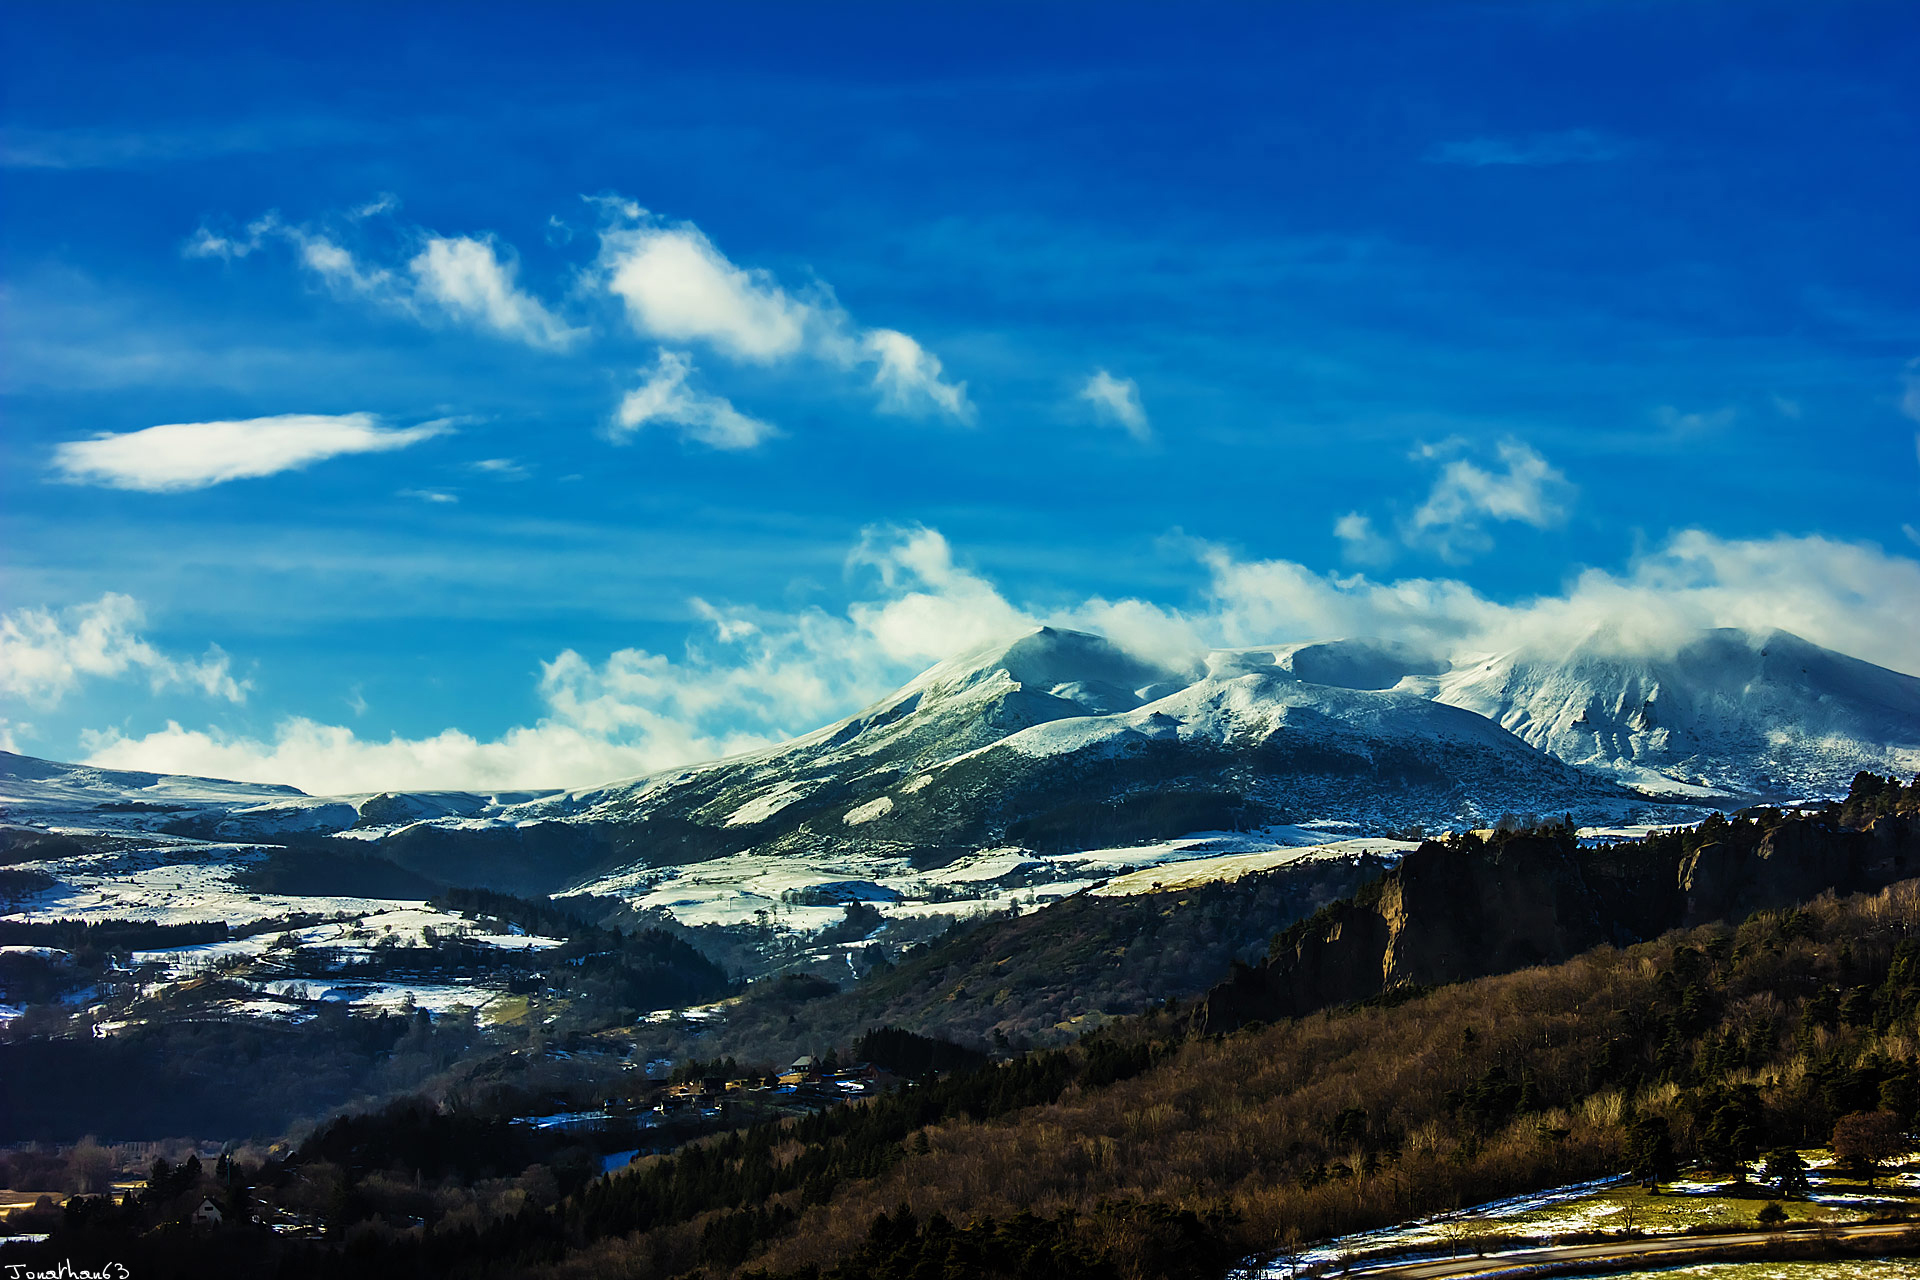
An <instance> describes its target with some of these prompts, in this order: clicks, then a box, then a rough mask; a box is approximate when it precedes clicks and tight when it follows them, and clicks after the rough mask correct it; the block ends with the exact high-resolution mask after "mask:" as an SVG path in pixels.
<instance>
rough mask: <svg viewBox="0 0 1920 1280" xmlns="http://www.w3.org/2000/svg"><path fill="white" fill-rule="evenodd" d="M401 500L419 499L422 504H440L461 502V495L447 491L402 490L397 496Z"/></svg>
mask: <svg viewBox="0 0 1920 1280" xmlns="http://www.w3.org/2000/svg"><path fill="white" fill-rule="evenodd" d="M395 496H396V497H401V498H418V499H419V500H420V501H422V502H435V503H440V504H443V505H444V504H446V503H452V502H458V501H460V495H458V494H455V493H449V492H447V491H446V490H445V489H401V490H400V491H399V492H398V493H397V494H396V495H395Z"/></svg>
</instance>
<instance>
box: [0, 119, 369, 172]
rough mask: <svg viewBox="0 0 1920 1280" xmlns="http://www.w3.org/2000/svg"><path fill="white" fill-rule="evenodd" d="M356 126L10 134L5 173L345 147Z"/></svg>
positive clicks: (280, 124) (260, 124)
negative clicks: (333, 144)
mask: <svg viewBox="0 0 1920 1280" xmlns="http://www.w3.org/2000/svg"><path fill="white" fill-rule="evenodd" d="M355 131H356V127H355V126H351V125H348V124H346V123H344V122H342V121H339V120H329V119H320V118H312V119H291V120H289V119H283V120H273V121H256V122H252V123H248V124H242V125H219V126H214V127H208V128H200V129H192V128H155V129H28V128H17V127H15V128H9V129H8V130H7V131H6V134H5V136H4V138H0V168H8V169H139V168H147V167H150V166H154V165H162V164H169V163H172V162H174V161H177V160H197V159H201V158H204V157H207V156H218V155H234V154H239V153H245V152H258V151H285V150H287V149H289V148H293V147H300V146H307V145H312V144H315V143H328V142H336V141H343V140H345V139H346V138H348V137H350V136H351V135H352V133H353V132H355Z"/></svg>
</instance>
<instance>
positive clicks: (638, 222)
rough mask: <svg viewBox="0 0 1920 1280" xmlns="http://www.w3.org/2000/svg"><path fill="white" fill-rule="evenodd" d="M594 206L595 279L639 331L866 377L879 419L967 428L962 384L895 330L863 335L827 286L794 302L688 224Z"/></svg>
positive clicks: (628, 206) (755, 359)
mask: <svg viewBox="0 0 1920 1280" xmlns="http://www.w3.org/2000/svg"><path fill="white" fill-rule="evenodd" d="M596 203H597V204H598V205H599V207H600V209H601V211H602V213H603V214H604V215H605V216H606V218H607V222H606V224H605V225H604V226H603V227H602V228H601V231H600V257H599V263H598V269H599V272H600V276H601V279H602V280H603V281H604V282H605V286H606V288H607V290H608V291H609V292H610V293H612V294H613V295H614V296H615V297H617V298H619V299H620V300H621V302H622V303H623V304H624V305H625V308H626V314H627V319H628V321H629V323H631V324H632V326H633V328H634V329H635V330H636V331H637V332H639V333H641V334H643V335H645V336H647V337H650V338H655V339H659V340H662V341H667V342H697V343H700V344H703V345H705V346H707V347H710V348H711V349H712V350H714V351H715V352H717V353H719V354H720V355H723V356H726V357H727V358H729V359H732V360H739V361H744V362H749V363H754V364H777V363H784V362H788V361H794V360H810V361H814V362H817V363H821V364H824V365H826V366H828V367H832V368H838V369H841V370H845V371H848V372H852V371H855V370H861V369H867V370H870V371H871V372H870V385H871V386H872V388H873V390H874V391H875V392H876V393H877V394H878V396H879V402H880V408H881V409H882V410H883V411H884V412H888V413H896V414H903V415H909V416H912V415H920V414H933V415H936V416H941V417H945V418H949V419H952V420H953V421H956V422H962V423H966V422H971V421H972V420H973V416H974V410H973V405H972V403H971V402H970V401H969V400H968V399H967V384H966V383H964V382H952V381H948V380H947V378H946V375H945V369H944V367H943V366H942V364H941V362H940V360H939V358H938V357H936V356H935V355H933V354H932V353H931V352H929V351H928V350H926V348H925V347H924V346H923V345H922V344H921V343H920V342H919V341H918V340H917V339H915V338H913V337H911V336H910V335H908V334H905V333H902V332H900V331H899V330H897V329H886V328H862V327H861V326H859V325H858V324H856V323H855V322H854V319H853V317H852V316H851V315H850V314H849V313H848V312H847V310H846V309H845V308H844V307H842V306H841V305H840V304H839V302H838V301H836V300H835V298H834V297H833V294H832V292H831V291H830V290H828V289H827V288H826V287H825V286H824V285H818V286H815V287H814V288H812V289H810V290H808V291H805V292H804V293H794V292H792V291H790V290H788V289H787V288H785V287H784V286H783V285H781V284H780V282H779V281H778V280H777V279H776V278H775V277H774V275H773V274H772V273H771V272H769V271H766V270H764V269H761V268H747V267H741V266H738V265H736V264H735V263H734V262H733V261H731V260H730V259H729V258H728V257H727V256H726V255H725V254H723V253H722V252H720V250H719V248H718V247H716V246H715V245H714V243H713V242H712V241H711V240H710V239H708V238H707V235H706V233H705V232H703V231H701V230H700V228H699V227H697V226H695V225H693V224H692V223H690V222H681V223H671V224H669V223H667V222H664V221H662V220H660V219H658V218H656V217H654V216H653V215H652V214H650V213H649V212H648V211H647V210H645V209H643V208H641V207H640V206H639V205H637V204H634V203H633V202H631V201H626V200H620V199H617V198H608V197H602V198H599V199H597V201H596Z"/></svg>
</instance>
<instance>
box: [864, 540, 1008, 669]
mask: <svg viewBox="0 0 1920 1280" xmlns="http://www.w3.org/2000/svg"><path fill="white" fill-rule="evenodd" d="M847 563H848V564H849V565H853V566H865V567H868V568H872V569H874V570H876V571H878V573H879V575H880V582H881V585H882V586H883V587H884V588H886V590H887V592H888V593H889V594H888V596H887V598H885V599H883V600H878V601H862V602H858V603H856V604H854V605H853V606H852V607H851V608H849V609H848V611H847V615H848V617H850V618H852V619H853V621H854V623H855V625H856V626H857V627H858V628H859V630H860V632H861V633H862V634H863V635H864V636H866V637H869V638H870V639H871V640H872V641H873V642H874V643H875V644H877V645H878V646H879V649H880V652H881V653H883V654H884V655H885V656H886V657H887V658H889V659H891V660H892V661H894V662H896V663H926V662H932V661H936V660H938V659H940V658H945V657H947V656H949V655H951V654H954V653H957V652H959V651H960V650H963V649H968V648H971V647H973V646H974V645H978V644H984V643H986V642H987V641H989V640H992V639H993V638H994V637H995V636H1002V635H1008V634H1010V633H1013V632H1016V631H1018V630H1020V629H1021V628H1023V627H1030V626H1034V625H1036V623H1037V621H1038V619H1037V618H1036V617H1035V616H1034V615H1032V614H1030V613H1027V612H1025V611H1023V610H1021V609H1017V608H1015V607H1014V606H1013V605H1011V604H1009V603H1008V602H1007V600H1006V598H1005V597H1003V596H1002V595H1001V594H1000V592H999V591H998V590H997V589H996V588H995V587H994V586H993V584H992V583H990V582H988V581H987V580H986V579H985V578H982V577H980V576H979V575H978V574H976V573H973V572H972V571H970V570H967V569H963V568H961V567H960V566H958V565H956V564H955V563H954V559H953V549H952V548H951V547H950V546H949V545H948V544H947V540H946V538H945V537H943V536H942V535H941V534H940V533H939V531H938V530H935V529H910V530H902V529H896V528H875V529H868V530H867V531H866V532H865V533H864V534H862V536H861V539H860V544H859V546H857V547H855V548H854V550H853V552H852V554H850V555H849V556H848V557H847Z"/></svg>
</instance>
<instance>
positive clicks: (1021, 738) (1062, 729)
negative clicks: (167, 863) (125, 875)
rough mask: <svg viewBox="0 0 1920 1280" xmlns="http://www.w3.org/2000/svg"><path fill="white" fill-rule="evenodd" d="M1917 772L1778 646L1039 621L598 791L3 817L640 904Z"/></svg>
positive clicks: (1919, 759)
mask: <svg viewBox="0 0 1920 1280" xmlns="http://www.w3.org/2000/svg"><path fill="white" fill-rule="evenodd" d="M1916 767H1920V680H1916V679H1915V678H1914V677H1911V676H1906V675H1902V674H1899V673H1897V672H1892V671H1888V670H1885V669H1884V668H1880V667H1875V666H1873V665H1871V664H1869V663H1865V662H1861V661H1858V660H1857V659H1853V658H1848V657H1845V656H1844V655H1841V654H1837V653H1832V652H1830V651H1828V650H1824V649H1821V648H1819V647H1818V646H1815V645H1811V644H1808V643H1807V642H1806V641H1803V640H1800V639H1798V638H1797V637H1794V636H1791V635H1787V634H1786V633H1783V632H1773V633H1769V634H1767V635H1759V636H1753V635H1747V634H1746V633H1742V632H1731V631H1715V632H1709V633H1705V634H1703V635H1700V636H1698V637H1696V638H1694V639H1693V640H1691V641H1689V642H1688V643H1686V644H1684V645H1681V646H1678V647H1677V649H1676V650H1675V651H1673V652H1671V653H1666V654H1653V655H1649V654H1646V653H1640V654H1634V655H1625V656H1623V655H1622V654H1621V653H1620V651H1619V646H1618V645H1616V644H1608V643H1606V642H1605V640H1604V638H1603V637H1596V638H1595V639H1593V640H1590V641H1589V642H1587V643H1585V644H1583V645H1581V646H1579V647H1577V648H1576V649H1575V650H1574V651H1573V652H1572V653H1570V654H1567V655H1565V656H1563V657H1557V658H1553V659H1546V658H1541V657H1538V656H1529V655H1527V654H1522V653H1514V654H1508V655H1504V656H1501V657H1496V658H1490V659H1486V660H1481V661H1475V662H1472V663H1467V664H1464V665H1461V666H1459V667H1454V666H1452V665H1451V664H1450V663H1449V662H1448V661H1447V660H1445V659H1444V658H1439V657H1435V656H1433V655H1430V654H1426V653H1422V652H1420V651H1418V650H1415V649H1412V648H1409V647H1407V646H1404V645H1398V644H1393V643H1387V642H1381V641H1371V640H1341V641H1330V642H1322V643H1311V644H1295V645H1284V646H1274V647H1261V648H1249V649H1234V650H1221V651H1217V652H1214V653H1211V654H1208V655H1206V656H1205V657H1203V658H1200V659H1196V660H1194V661H1192V662H1190V663H1175V664H1167V663H1161V662H1154V661H1149V660H1147V659H1144V658H1141V657H1139V656H1137V655H1134V654H1131V653H1129V652H1127V651H1126V650H1124V649H1122V648H1120V647H1119V646H1117V645H1115V644H1112V643H1110V642H1109V641H1107V640H1104V639H1102V638H1101V637H1099V636H1095V635H1089V634H1086V633H1082V632H1075V631H1067V630H1060V629H1056V628H1041V629H1039V630H1036V631H1033V632H1030V633H1028V634H1026V635H1023V636H1020V637H1018V638H1016V639H1014V640H1012V641H1010V642H1002V643H998V644H993V645H988V646H984V647H982V648H980V649H977V650H975V651H973V652H971V653H967V654H963V655H961V656H959V657H956V658H954V659H952V660H950V661H947V662H943V663H940V664H939V665H937V666H935V667H933V668H931V669H929V670H928V671H927V672H925V673H924V674H922V675H921V676H920V677H918V678H917V679H915V680H913V681H912V682H910V683H909V684H907V685H906V686H905V687H903V688H901V689H900V690H898V691H897V692H895V693H894V694H892V695H890V696H888V697H886V698H884V699H882V700H880V701H879V702H877V703H875V704H874V705H873V706H871V707H868V708H867V709H865V710H863V711H861V712H859V713H858V714H856V715H853V716H850V717H848V718H847V719H845V720H842V721H840V722H838V723H836V724H832V725H828V726H827V727H825V728H822V729H819V730H817V731H815V732H813V733H810V734H807V735H805V736H804V737H801V738H797V739H795V740H793V741H791V742H787V743H783V744H781V745H779V746H776V747H771V748H768V749H766V750H762V751H758V752H754V753H752V754H748V755H742V756H737V757H733V758H730V759H726V760H720V761H714V762H711V763H707V764H701V765H696V766H691V767H687V768H682V769H676V770H670V771H667V772H663V773H659V774H654V775H650V776H647V777H641V778H634V779H629V780H626V781H622V782H616V783H611V784H607V785H603V786H598V787H592V788H587V789H584V790H577V791H570V792H555V793H544V794H535V793H519V794H492V795H488V794H468V793H455V792H440V793H421V794H391V793H387V794H381V795H376V796H355V797H343V798H326V797H310V796H305V795H301V794H300V793H298V792H295V791H293V789H292V788H274V787H264V786H257V785H253V784H235V783H219V782H211V781H208V780H205V779H167V778H164V777H160V776H157V775H148V774H131V773H121V772H113V771H103V770H92V769H87V768H86V767H84V766H71V765H54V764H49V763H47V762H44V761H31V760H28V759H26V758H25V757H18V756H8V757H6V758H5V759H4V760H0V808H4V810H5V817H6V820H8V821H11V822H16V823H17V822H22V821H24V822H28V823H31V824H33V825H38V826H49V827H58V826H61V825H74V824H75V823H76V822H79V819H78V815H80V814H81V813H82V812H83V811H91V820H90V821H85V822H79V825H90V826H93V827H95V828H113V829H120V830H139V829H144V830H148V831H155V832H163V833H168V834H170V835H172V836H177V837H181V838H189V837H190V838H195V839H199V840H204V841H228V842H233V841H262V842H274V841H288V840H294V839H301V840H311V839H315V838H324V837H327V836H329V835H337V836H340V837H347V838H351V839H352V840H354V841H355V846H354V847H357V848H359V849H361V850H363V851H365V852H369V853H378V854H381V855H383V856H386V857H388V858H391V859H393V860H394V861H397V862H399V863H401V864H402V865H404V866H406V867H408V868H409V869H411V870H413V871H415V872H418V873H420V874H422V875H424V876H427V877H429V878H431V879H435V880H439V881H441V882H443V883H450V884H485V885H492V886H495V887H502V888H512V889H514V890H515V891H519V892H536V891H537V892H552V891H555V890H560V889H565V888H569V887H586V888H593V889H596V890H617V891H621V892H628V891H631V890H633V889H634V888H635V887H636V886H640V885H642V882H643V881H644V882H645V887H648V888H650V889H651V888H658V887H659V886H658V885H657V884H655V883H654V882H655V881H657V880H658V879H659V877H658V876H655V875H653V874H652V872H651V871H649V869H659V868H668V867H679V868H686V867H691V866H692V865H694V864H715V865H716V867H717V865H718V864H719V863H720V862H722V861H724V860H728V859H742V858H744V859H748V860H751V861H752V862H753V864H754V866H755V867H757V868H759V870H757V871H755V874H756V875H759V874H765V873H766V868H768V867H769V866H788V867H797V866H800V865H802V864H805V865H807V866H812V867H815V869H816V870H818V872H819V876H818V877H816V878H818V879H820V880H821V881H822V882H823V883H825V882H838V881H840V880H847V879H849V878H855V879H864V878H871V877H875V876H881V875H883V874H895V873H896V872H897V873H899V874H908V873H911V874H928V873H932V872H934V871H937V870H941V869H943V868H954V870H952V871H942V874H945V875H949V876H950V877H951V876H954V875H961V874H965V875H969V876H971V875H972V874H973V872H972V871H970V870H966V869H965V868H964V867H961V866H960V864H963V863H965V864H967V865H968V866H971V865H972V863H973V862H975V861H979V860H981V859H988V857H989V855H991V857H992V858H999V859H1002V860H1005V859H1008V858H1010V859H1011V861H1010V862H1009V863H1008V866H1009V867H1017V866H1022V865H1030V863H1031V860H1032V859H1036V858H1037V859H1042V860H1045V859H1054V860H1056V861H1057V860H1058V859H1060V858H1062V857H1063V856H1066V855H1073V854H1077V853H1082V852H1085V851H1099V850H1107V851H1111V850H1115V849H1129V848H1131V849H1133V850H1134V851H1135V852H1140V849H1141V847H1144V846H1154V847H1156V848H1159V849H1161V851H1162V853H1165V852H1166V849H1167V848H1168V846H1167V842H1168V841H1169V840H1173V839H1175V838H1178V837H1183V836H1190V835H1193V834H1195V833H1206V832H1216V833H1218V832H1223V831H1229V832H1231V831H1238V832H1258V831H1263V830H1264V831H1274V830H1275V829H1280V828H1284V829H1287V830H1291V831H1295V832H1300V831H1302V830H1303V828H1306V827H1309V826H1310V827H1312V828H1313V831H1312V832H1307V833H1306V834H1305V835H1304V836H1303V838H1306V839H1315V838H1321V839H1324V838H1326V836H1327V835H1328V834H1330V833H1332V832H1344V833H1355V834H1367V835H1372V836H1378V835H1381V834H1383V833H1388V832H1401V831H1405V830H1407V829H1409V828H1413V827H1425V828H1428V829H1432V828H1437V827H1449V826H1461V825H1481V824H1484V823H1486V822H1488V821H1491V820H1492V819H1494V818H1496V817H1498V816H1500V815H1501V814H1503V813H1507V812H1520V813H1524V812H1542V813H1562V812H1570V813H1572V814H1574V815H1575V817H1576V818H1578V819H1580V820H1581V821H1583V822H1588V823H1621V822H1634V821H1638V822H1672V821H1685V820H1689V819H1691V818H1694V817H1697V816H1699V811H1698V810H1697V809H1695V810H1693V811H1691V812H1690V811H1689V810H1688V809H1687V808H1686V807H1685V806H1686V805H1687V804H1688V803H1692V804H1695V805H1699V804H1707V805H1718V806H1723V807H1732V806H1734V805H1737V804H1744V803H1749V802H1751V801H1752V800H1753V799H1756V798H1779V797H1783V796H1790V795H1812V794H1821V793H1831V792H1836V791H1841V790H1844V789H1845V787H1846V784H1847V782H1848V781H1849V780H1850V779H1851V777H1852V775H1853V773H1854V772H1855V771H1856V770H1858V769H1862V768H1868V769H1877V770H1879V771H1881V772H1887V771H1890V770H1891V771H1897V772H1901V773H1908V772H1912V771H1913V770H1914V769H1915V768H1916ZM1315 833H1317V835H1316V834H1315ZM1293 842H1295V841H1294V839H1293V837H1280V836H1276V837H1274V838H1273V840H1272V841H1271V843H1277V844H1281V845H1284V844H1288V843H1293ZM1204 851H1205V850H1201V849H1199V848H1198V847H1196V848H1195V849H1194V850H1193V851H1192V852H1193V853H1194V854H1195V856H1198V854H1199V853H1200V852H1204ZM1210 851H1211V852H1213V853H1237V852H1240V850H1238V849H1237V847H1236V849H1232V850H1229V849H1225V848H1217V849H1211V850H1210ZM1102 856H1103V857H1104V855H1102ZM1160 856H1161V854H1154V855H1152V856H1151V857H1149V856H1147V855H1146V854H1144V853H1142V854H1141V856H1140V857H1139V858H1137V859H1135V860H1134V862H1132V863H1128V862H1126V860H1125V859H1121V860H1120V861H1118V862H1114V860H1113V859H1107V860H1106V861H1107V862H1112V863H1113V865H1114V866H1115V867H1116V868H1117V867H1119V866H1121V865H1147V864H1148V863H1150V862H1152V861H1154V859H1155V858H1158V857H1160ZM1023 859H1026V860H1029V861H1028V862H1023V861H1022V860H1023ZM783 860H784V861H783ZM989 860H990V859H989ZM1081 861H1085V859H1082V860H1081ZM985 865H986V863H985V862H981V866H982V867H984V866H985ZM994 865H995V866H998V863H994ZM1088 865H1091V864H1088ZM1102 865H1106V863H1105V862H1103V863H1102ZM737 866H739V867H743V868H744V867H745V866H746V864H745V863H738V864H737ZM886 868H894V869H896V870H895V871H894V872H889V871H887V870H886ZM782 874H784V873H782ZM981 874H982V875H985V874H987V873H986V872H985V871H982V873H981ZM1002 874H1003V871H993V872H992V876H994V877H999V876H1001V875H1002ZM1075 874H1078V873H1077V872H1076V873H1075ZM1064 875H1065V873H1064V872H1062V873H1061V876H1064ZM1056 878H1059V877H1056Z"/></svg>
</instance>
